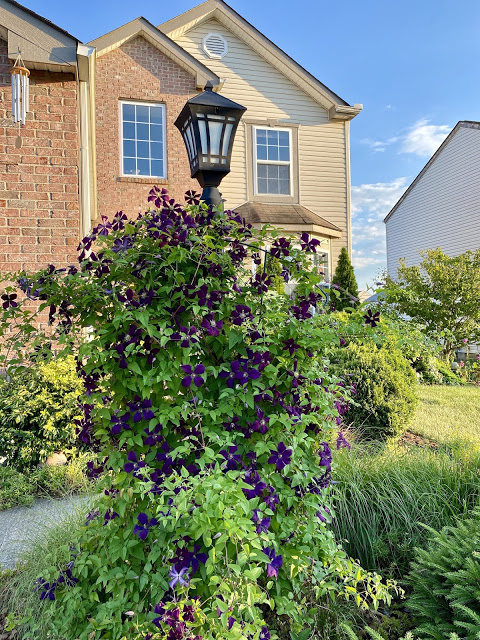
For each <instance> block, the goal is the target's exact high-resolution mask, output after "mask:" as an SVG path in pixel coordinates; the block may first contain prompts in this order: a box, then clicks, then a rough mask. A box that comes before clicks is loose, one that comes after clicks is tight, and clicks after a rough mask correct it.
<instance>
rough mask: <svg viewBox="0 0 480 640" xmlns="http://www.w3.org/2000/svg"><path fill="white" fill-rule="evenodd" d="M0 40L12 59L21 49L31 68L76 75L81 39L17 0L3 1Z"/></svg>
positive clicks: (0, 3) (0, 10) (0, 18)
mask: <svg viewBox="0 0 480 640" xmlns="http://www.w3.org/2000/svg"><path fill="white" fill-rule="evenodd" d="M0 37H2V38H3V39H5V40H6V41H7V44H8V57H9V58H10V60H14V59H15V58H16V57H17V55H18V52H19V50H20V52H21V55H22V58H23V60H24V62H25V63H26V64H28V67H29V68H30V69H48V70H50V71H67V72H70V73H74V72H75V68H76V51H77V44H78V43H79V40H78V39H77V38H75V37H74V36H72V35H71V34H70V33H68V31H65V29H62V28H61V27H59V26H57V25H56V24H54V23H53V22H51V21H50V20H47V19H46V18H44V17H43V16H40V15H39V14H38V13H35V12H34V11H32V10H31V9H28V8H27V7H24V6H23V5H22V4H20V3H19V2H16V1H15V0H0Z"/></svg>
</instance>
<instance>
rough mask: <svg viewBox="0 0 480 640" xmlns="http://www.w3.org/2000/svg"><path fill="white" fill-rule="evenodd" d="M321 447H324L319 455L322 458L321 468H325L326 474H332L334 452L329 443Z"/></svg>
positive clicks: (323, 443)
mask: <svg viewBox="0 0 480 640" xmlns="http://www.w3.org/2000/svg"><path fill="white" fill-rule="evenodd" d="M320 446H321V447H322V451H319V452H318V455H319V456H320V462H319V464H320V466H321V467H325V473H330V471H331V470H332V452H331V450H330V447H329V446H328V443H326V442H321V443H320Z"/></svg>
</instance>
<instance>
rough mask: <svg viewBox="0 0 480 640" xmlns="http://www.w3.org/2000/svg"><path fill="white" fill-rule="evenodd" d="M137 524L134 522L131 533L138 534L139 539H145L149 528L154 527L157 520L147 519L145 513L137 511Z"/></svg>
mask: <svg viewBox="0 0 480 640" xmlns="http://www.w3.org/2000/svg"><path fill="white" fill-rule="evenodd" d="M137 520H138V522H139V524H136V525H135V526H134V528H133V534H134V535H136V536H138V537H139V538H140V540H145V539H146V538H147V536H148V533H149V529H150V528H151V527H155V526H156V525H157V524H158V521H157V520H155V518H151V519H150V520H149V519H148V516H147V514H146V513H139V514H138V516H137Z"/></svg>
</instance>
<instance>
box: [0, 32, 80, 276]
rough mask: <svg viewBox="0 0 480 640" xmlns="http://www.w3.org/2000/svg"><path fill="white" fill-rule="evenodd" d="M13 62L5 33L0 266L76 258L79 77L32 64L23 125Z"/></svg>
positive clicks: (0, 83) (0, 44)
mask: <svg viewBox="0 0 480 640" xmlns="http://www.w3.org/2000/svg"><path fill="white" fill-rule="evenodd" d="M10 67H11V63H10V61H9V59H8V57H7V46H6V43H5V42H4V41H1V40H0V270H1V271H3V272H5V271H11V270H18V269H27V270H29V271H36V270H38V269H41V268H43V267H45V266H46V265H48V264H50V263H53V264H55V265H58V266H65V265H66V264H72V263H74V262H75V261H76V246H77V244H78V236H79V205H78V139H77V89H76V86H77V85H76V80H75V77H74V75H73V74H65V73H50V72H47V71H32V72H31V75H30V113H28V114H27V121H26V123H25V125H23V126H21V128H20V131H19V127H18V125H14V124H13V119H12V116H11V108H12V107H11V88H10V73H9V70H10ZM19 134H20V137H21V147H20V148H17V147H16V144H15V143H16V140H17V136H18V135H19Z"/></svg>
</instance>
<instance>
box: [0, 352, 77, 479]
mask: <svg viewBox="0 0 480 640" xmlns="http://www.w3.org/2000/svg"><path fill="white" fill-rule="evenodd" d="M81 392H82V382H81V381H80V380H79V378H78V376H77V374H76V371H75V360H74V358H73V357H72V356H69V357H66V358H63V359H58V360H52V361H50V362H48V363H38V362H37V363H35V364H34V365H32V367H31V368H30V369H27V370H25V369H23V370H22V371H21V372H18V373H17V374H14V375H13V376H10V377H8V378H6V379H3V380H1V382H0V457H5V458H6V459H7V464H8V465H11V466H14V467H16V468H18V469H29V468H33V467H35V466H36V465H38V464H39V463H40V462H44V461H45V460H46V458H47V457H48V456H49V455H50V454H51V453H53V452H54V451H58V450H63V451H66V452H72V453H73V452H74V451H75V450H76V447H77V445H78V442H76V440H75V424H74V420H75V418H76V417H78V415H79V413H78V412H79V409H78V396H79V394H80V393H81Z"/></svg>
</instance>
